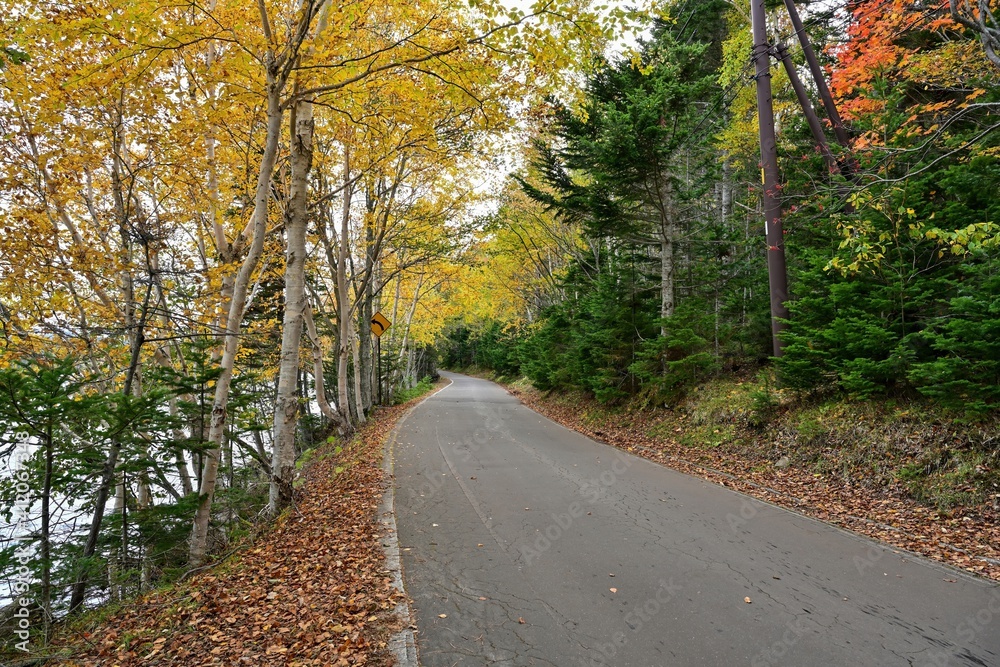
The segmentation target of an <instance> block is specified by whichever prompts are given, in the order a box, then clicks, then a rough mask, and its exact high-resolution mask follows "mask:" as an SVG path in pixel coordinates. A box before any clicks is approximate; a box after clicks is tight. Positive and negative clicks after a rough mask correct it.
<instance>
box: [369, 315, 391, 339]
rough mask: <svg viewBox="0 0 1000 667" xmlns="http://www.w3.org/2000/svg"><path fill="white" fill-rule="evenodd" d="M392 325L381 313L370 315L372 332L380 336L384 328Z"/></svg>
mask: <svg viewBox="0 0 1000 667" xmlns="http://www.w3.org/2000/svg"><path fill="white" fill-rule="evenodd" d="M391 326H392V322H390V321H389V320H387V319H386V318H385V315H383V314H382V313H375V314H374V315H372V333H373V334H375V335H376V336H379V337H380V338H381V336H382V334H384V333H385V330H386V329H388V328H389V327H391Z"/></svg>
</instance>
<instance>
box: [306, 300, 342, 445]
mask: <svg viewBox="0 0 1000 667" xmlns="http://www.w3.org/2000/svg"><path fill="white" fill-rule="evenodd" d="M302 318H303V320H304V321H305V325H306V333H307V334H308V336H309V342H310V343H312V362H313V384H314V385H315V386H316V403H317V404H319V411H320V412H321V413H322V414H323V416H324V417H326V418H327V419H329V420H330V421H332V422H333V423H334V424H336V425H337V431H338V432H340V433H344V419H343V417H341V416H340V413H339V412H338V411H337V410H335V409H333V407H332V406H331V405H330V401H329V400H328V399H327V396H326V379H325V373H324V371H323V347H322V346H321V344H320V340H319V334H318V333H317V332H316V324H315V323H314V322H313V318H312V309H311V308H309V305H308V304H306V307H305V309H304V310H303V311H302Z"/></svg>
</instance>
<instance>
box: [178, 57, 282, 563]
mask: <svg viewBox="0 0 1000 667" xmlns="http://www.w3.org/2000/svg"><path fill="white" fill-rule="evenodd" d="M266 66H267V134H266V137H265V141H264V155H263V157H262V159H261V164H260V170H259V172H258V174H257V187H256V192H255V193H254V210H253V218H252V225H253V231H252V239H253V240H252V242H251V244H250V249H249V251H248V252H247V255H246V257H245V258H244V259H243V263H242V264H241V265H240V269H239V272H238V273H237V274H236V279H235V280H234V281H233V295H232V298H231V299H230V302H229V313H228V315H227V317H226V329H225V346H224V348H223V352H222V359H221V360H220V362H219V366H220V371H221V372H220V375H219V378H218V379H217V380H216V383H215V397H214V400H213V403H212V417H211V425H210V427H209V434H208V435H209V437H208V440H209V442H211V443H212V445H213V447H212V449H211V450H209V452H208V454H207V457H206V461H205V466H204V471H203V473H202V475H201V484H200V488H199V489H198V494H199V496H200V503H199V505H198V510H197V512H196V514H195V518H194V524H193V526H192V530H191V547H190V551H189V558H190V561H191V564H192V565H196V566H197V565H200V564H201V563H202V561H204V560H205V554H206V553H207V550H208V524H209V518H210V517H211V512H212V500H213V498H214V495H215V484H216V481H217V476H218V469H219V455H220V453H221V449H222V439H223V437H224V436H225V427H226V406H227V404H228V402H229V387H230V384H231V383H232V379H233V367H234V365H235V363H236V354H237V352H238V351H239V339H240V335H239V334H240V326H241V324H242V321H243V310H244V307H245V306H246V299H247V292H248V289H249V286H250V278H251V277H252V274H253V271H254V269H255V268H256V267H257V264H258V262H259V261H260V256H261V253H262V252H263V250H264V235H265V233H266V231H267V208H268V201H269V199H270V192H271V175H272V172H273V171H274V163H275V158H276V156H277V152H278V140H279V139H280V138H281V119H282V115H283V114H282V111H281V89H282V87H283V86H282V85H281V84H279V82H278V80H277V74H276V71H277V68H276V67H275V64H274V60H273V56H269V57H268V62H267V63H266Z"/></svg>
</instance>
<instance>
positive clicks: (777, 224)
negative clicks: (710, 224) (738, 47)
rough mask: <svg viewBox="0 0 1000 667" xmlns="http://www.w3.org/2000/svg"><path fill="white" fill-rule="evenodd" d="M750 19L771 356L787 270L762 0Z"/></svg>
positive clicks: (777, 344)
mask: <svg viewBox="0 0 1000 667" xmlns="http://www.w3.org/2000/svg"><path fill="white" fill-rule="evenodd" d="M750 15H751V20H752V21H753V61H754V64H755V66H756V77H755V78H756V80H757V119H758V123H757V124H758V128H759V132H760V171H761V177H762V180H763V182H764V192H763V208H764V231H765V236H766V239H767V277H768V284H769V286H770V291H771V340H772V344H773V348H774V356H776V357H780V356H781V352H782V342H781V340H780V333H781V332H782V331H783V330H784V329H785V328H786V326H787V325H786V324H785V323H784V322H783V321H782V320H785V319H787V318H788V307H787V306H786V305H785V302H786V301H787V300H788V274H787V270H786V267H785V239H784V230H783V229H782V225H781V200H780V198H779V189H780V185H779V183H778V150H777V146H776V144H775V137H774V107H773V104H772V102H773V101H772V99H771V60H770V58H771V45H770V44H769V43H768V41H767V25H766V14H765V11H764V0H751V2H750Z"/></svg>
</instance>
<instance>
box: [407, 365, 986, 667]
mask: <svg viewBox="0 0 1000 667" xmlns="http://www.w3.org/2000/svg"><path fill="white" fill-rule="evenodd" d="M444 375H446V377H448V378H449V379H451V380H452V381H453V383H452V384H451V385H450V386H448V387H446V388H445V389H443V390H441V391H440V392H438V393H437V394H435V395H434V396H432V397H431V398H429V399H428V400H426V401H425V402H424V403H423V404H421V405H420V406H419V407H417V408H416V410H415V411H414V412H413V413H411V414H410V415H409V416H408V417H407V419H406V420H405V421H404V422H403V424H402V425H401V427H400V431H399V434H398V439H397V442H396V444H395V447H394V464H395V476H396V481H395V484H396V518H397V525H398V530H399V543H400V548H401V550H402V563H403V572H404V580H405V583H406V588H407V592H408V593H409V595H410V596H411V597H412V598H413V600H414V605H413V607H414V613H415V615H416V619H417V621H416V622H417V635H416V637H417V646H418V650H419V654H420V664H421V665H424V666H425V667H437V666H438V665H441V666H444V665H449V666H451V665H477V666H478V665H512V666H519V665H557V666H558V667H571V666H578V665H581V666H582V665H619V666H624V665H642V666H646V667H652V666H659V665H664V666H666V665H671V666H673V665H677V666H688V665H710V666H712V667H726V666H729V665H749V666H752V667H759V666H763V665H809V666H812V665H816V666H834V665H850V666H852V667H855V666H868V665H873V666H874V665H919V666H926V667H943V666H946V665H947V666H957V665H977V666H980V667H982V666H988V667H1000V587H998V586H996V585H995V584H993V583H990V582H987V581H983V580H980V579H976V578H973V577H970V576H966V575H964V574H962V573H960V572H958V571H956V570H953V569H950V568H946V567H943V566H941V565H938V564H935V563H932V562H930V561H927V560H923V559H919V558H915V557H913V556H911V555H908V554H905V553H894V552H893V551H892V550H890V549H887V548H884V547H882V546H880V545H878V544H876V543H874V542H871V541H868V540H866V539H863V538H861V537H858V536H855V535H852V534H849V533H847V532H844V531H842V530H839V529H837V528H834V527H832V526H828V525H826V524H823V523H820V522H818V521H814V520H812V519H808V518H805V517H802V516H799V515H797V514H794V513H791V512H788V511H785V510H782V509H779V508H777V507H774V506H771V505H768V504H765V503H761V502H759V501H756V500H753V499H751V498H748V497H747V496H744V495H741V494H738V493H735V492H733V491H730V490H728V489H726V488H723V487H720V486H717V485H714V484H710V483H708V482H705V481H702V480H700V479H697V478H695V477H691V476H688V475H684V474H681V473H678V472H675V471H673V470H670V469H669V468H665V467H663V466H661V465H657V464H655V463H651V462H648V461H645V460H643V459H640V458H637V457H634V456H630V455H628V454H625V453H623V452H620V451H619V450H617V449H615V448H613V447H609V446H607V445H603V444H600V443H597V442H594V441H593V440H590V439H588V438H586V437H584V436H582V435H579V434H577V433H575V432H572V431H569V430H567V429H565V428H563V427H562V426H559V425H557V424H555V423H554V422H552V421H550V420H548V419H546V418H545V417H542V416H540V415H539V414H537V413H535V412H533V411H532V410H529V409H528V408H526V407H524V406H522V405H521V404H520V403H519V402H518V401H517V399H515V398H513V397H512V396H510V395H509V394H507V393H506V392H505V391H504V390H503V389H501V388H500V387H498V386H497V385H495V384H492V383H490V382H486V381H483V380H477V379H473V378H469V377H465V376H462V375H454V374H450V373H445V374H444ZM747 600H749V602H748V601H747Z"/></svg>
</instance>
